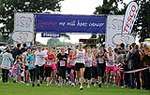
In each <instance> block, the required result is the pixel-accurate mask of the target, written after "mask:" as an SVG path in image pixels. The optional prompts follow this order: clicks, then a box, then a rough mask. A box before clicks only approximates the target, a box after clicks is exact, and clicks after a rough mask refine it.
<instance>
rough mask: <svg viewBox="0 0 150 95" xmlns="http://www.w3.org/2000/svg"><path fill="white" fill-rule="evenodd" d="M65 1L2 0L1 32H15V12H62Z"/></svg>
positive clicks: (0, 14) (0, 13)
mask: <svg viewBox="0 0 150 95" xmlns="http://www.w3.org/2000/svg"><path fill="white" fill-rule="evenodd" d="M61 1H63V0H0V24H3V25H4V26H3V27H1V28H0V31H1V32H8V33H11V32H13V23H14V13H15V12H33V13H41V12H43V11H45V10H51V11H60V8H61V6H60V2H61Z"/></svg>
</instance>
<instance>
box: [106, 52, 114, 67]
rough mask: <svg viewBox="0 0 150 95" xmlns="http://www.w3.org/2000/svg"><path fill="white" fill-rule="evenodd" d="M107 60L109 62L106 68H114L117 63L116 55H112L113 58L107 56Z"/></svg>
mask: <svg viewBox="0 0 150 95" xmlns="http://www.w3.org/2000/svg"><path fill="white" fill-rule="evenodd" d="M107 58H108V61H107V62H106V66H114V63H115V56H114V53H112V55H111V56H110V55H109V54H107Z"/></svg>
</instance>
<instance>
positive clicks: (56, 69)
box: [0, 43, 150, 90]
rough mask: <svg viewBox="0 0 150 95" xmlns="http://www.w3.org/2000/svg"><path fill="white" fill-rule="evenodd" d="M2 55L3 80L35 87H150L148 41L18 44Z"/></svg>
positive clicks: (149, 49)
mask: <svg viewBox="0 0 150 95" xmlns="http://www.w3.org/2000/svg"><path fill="white" fill-rule="evenodd" d="M1 56H2V62H1V63H0V64H1V65H0V66H1V70H2V82H3V83H7V82H8V81H13V82H15V83H18V82H22V83H25V84H31V85H32V86H33V87H34V86H40V85H41V84H46V85H47V86H51V85H58V86H63V85H72V86H77V85H80V89H81V90H82V89H83V86H87V87H88V88H90V86H98V87H102V86H103V85H106V86H112V85H113V86H118V87H129V88H137V89H141V88H143V89H150V68H149V66H150V48H149V47H148V46H147V45H146V44H141V45H140V46H138V45H136V44H135V43H133V44H131V45H130V46H128V48H125V45H124V44H120V45H118V46H116V48H111V47H109V48H104V47H103V46H101V47H98V48H90V47H84V48H83V45H82V44H79V45H78V46H76V47H74V48H66V47H60V48H57V47H51V48H45V47H40V46H37V47H27V46H26V45H25V44H23V45H22V46H21V44H17V46H16V47H14V48H8V47H7V48H6V49H5V50H4V51H3V52H1ZM141 68H142V69H141ZM143 68H146V69H144V70H143ZM139 69H141V70H139ZM128 71H132V72H129V73H128Z"/></svg>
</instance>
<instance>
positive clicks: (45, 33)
mask: <svg viewBox="0 0 150 95" xmlns="http://www.w3.org/2000/svg"><path fill="white" fill-rule="evenodd" d="M41 37H52V38H58V37H60V34H54V33H50V32H43V33H41Z"/></svg>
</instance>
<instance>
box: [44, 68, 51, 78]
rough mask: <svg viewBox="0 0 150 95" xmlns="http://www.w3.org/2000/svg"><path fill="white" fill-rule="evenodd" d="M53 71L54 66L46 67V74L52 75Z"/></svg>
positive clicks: (47, 75)
mask: <svg viewBox="0 0 150 95" xmlns="http://www.w3.org/2000/svg"><path fill="white" fill-rule="evenodd" d="M51 71H52V68H51V67H50V66H49V67H48V66H47V67H45V76H46V77H51Z"/></svg>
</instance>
